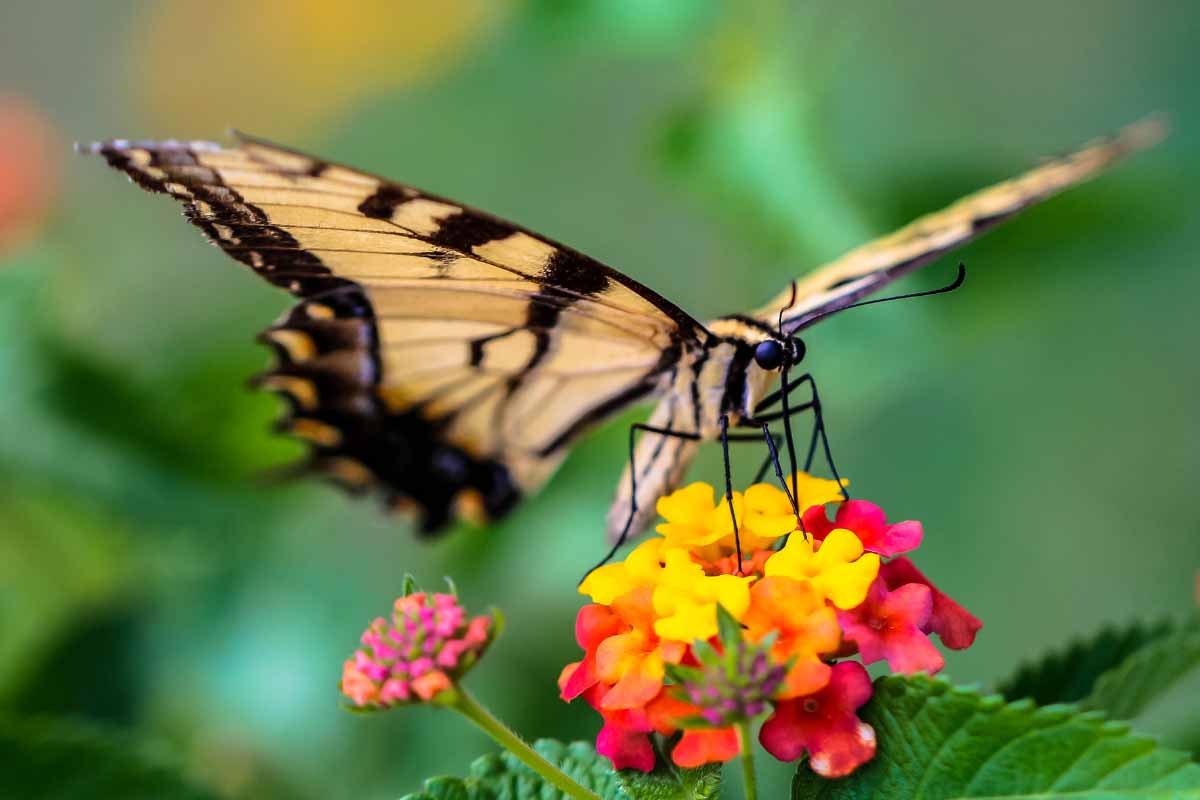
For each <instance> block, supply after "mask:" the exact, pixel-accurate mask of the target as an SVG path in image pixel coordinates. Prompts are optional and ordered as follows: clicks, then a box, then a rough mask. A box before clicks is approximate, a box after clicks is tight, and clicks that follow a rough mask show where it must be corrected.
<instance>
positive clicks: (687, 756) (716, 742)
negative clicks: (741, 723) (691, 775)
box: [671, 727, 741, 769]
mask: <svg viewBox="0 0 1200 800" xmlns="http://www.w3.org/2000/svg"><path fill="white" fill-rule="evenodd" d="M740 752H741V748H740V747H739V746H738V738H737V729H735V728H732V727H730V728H705V729H697V730H687V731H684V732H683V737H682V738H680V740H679V743H678V744H676V745H675V748H674V749H673V750H672V751H671V760H672V761H674V762H675V763H676V764H677V765H678V766H681V767H683V768H684V769H693V768H695V767H699V766H701V765H703V764H708V763H710V762H715V763H724V762H726V761H729V760H730V759H732V758H734V757H735V756H737V754H738V753H740Z"/></svg>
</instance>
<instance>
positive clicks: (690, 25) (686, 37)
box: [527, 0, 721, 57]
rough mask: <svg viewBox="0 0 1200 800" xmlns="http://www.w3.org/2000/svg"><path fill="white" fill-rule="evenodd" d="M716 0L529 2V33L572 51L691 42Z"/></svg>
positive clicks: (654, 49)
mask: <svg viewBox="0 0 1200 800" xmlns="http://www.w3.org/2000/svg"><path fill="white" fill-rule="evenodd" d="M720 5H721V4H720V3H719V2H718V0H532V2H530V3H528V6H527V7H528V13H529V16H530V18H531V21H532V22H533V24H534V26H535V29H540V31H541V32H543V33H545V34H547V35H550V36H554V37H555V38H558V39H561V40H563V41H564V43H567V44H569V45H571V46H572V47H578V46H579V45H580V44H581V43H582V44H602V45H604V46H606V48H607V49H610V50H618V51H623V52H628V51H643V52H646V53H649V54H652V55H654V56H657V57H661V56H662V55H663V53H662V51H663V50H664V49H666V48H676V47H681V46H686V45H688V44H692V43H694V42H695V40H696V37H697V36H699V35H701V34H702V32H703V29H704V27H706V26H707V25H709V24H711V23H712V22H713V21H714V20H715V19H716V18H717V16H718V10H719V7H720Z"/></svg>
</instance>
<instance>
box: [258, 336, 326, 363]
mask: <svg viewBox="0 0 1200 800" xmlns="http://www.w3.org/2000/svg"><path fill="white" fill-rule="evenodd" d="M266 338H267V339H269V340H271V342H273V343H274V344H277V345H279V346H280V347H282V348H283V350H284V352H286V353H287V354H288V358H289V359H291V360H292V362H293V363H296V364H299V363H301V362H304V361H308V360H309V359H310V358H312V357H313V356H315V355H316V354H317V347H316V345H315V344H313V340H312V337H311V336H309V335H308V334H307V333H303V332H301V331H295V330H289V329H286V328H283V329H280V330H273V331H267V333H266Z"/></svg>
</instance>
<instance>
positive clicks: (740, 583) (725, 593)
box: [654, 548, 754, 642]
mask: <svg viewBox="0 0 1200 800" xmlns="http://www.w3.org/2000/svg"><path fill="white" fill-rule="evenodd" d="M664 558H665V564H666V566H665V567H664V568H663V570H662V573H661V575H660V583H659V585H658V587H657V588H655V590H654V613H655V615H656V616H657V617H658V620H657V621H656V622H655V623H654V632H655V633H657V634H658V635H659V636H660V637H662V638H663V639H671V640H673V641H677V642H691V641H694V640H696V639H701V640H704V639H710V638H712V637H713V636H716V635H717V603H720V604H721V605H723V606H724V607H725V608H726V610H728V611H729V613H730V614H732V615H733V616H734V617H735V618H740V617H741V616H742V615H743V614H745V613H746V610H747V609H748V608H749V607H750V584H751V582H752V581H753V580H754V578H752V577H738V576H735V575H712V576H708V575H705V574H704V568H703V567H701V566H700V565H699V564H697V563H696V562H694V561H692V559H691V556H690V555H689V554H688V552H687V551H686V550H682V549H677V548H672V549H669V550H666V551H665V553H664Z"/></svg>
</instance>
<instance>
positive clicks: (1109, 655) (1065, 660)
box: [996, 620, 1171, 705]
mask: <svg viewBox="0 0 1200 800" xmlns="http://www.w3.org/2000/svg"><path fill="white" fill-rule="evenodd" d="M1170 630H1171V624H1170V623H1169V622H1167V621H1166V620H1163V621H1161V622H1158V623H1155V624H1153V625H1147V624H1144V623H1141V622H1138V623H1134V624H1133V625H1129V626H1127V627H1124V628H1115V627H1108V628H1105V629H1104V630H1102V631H1100V632H1099V633H1097V634H1095V635H1093V636H1092V637H1091V638H1088V639H1077V640H1075V641H1073V642H1071V643H1070V644H1069V645H1068V646H1067V647H1066V648H1065V649H1062V650H1058V651H1055V652H1052V653H1049V654H1047V655H1045V656H1043V657H1042V658H1041V659H1040V660H1038V661H1033V662H1029V663H1025V664H1023V665H1021V667H1020V668H1019V669H1018V670H1017V672H1016V673H1015V674H1014V675H1011V676H1010V677H1009V678H1007V679H1006V680H1004V681H1002V682H1001V683H1000V684H999V685H998V686H997V687H996V691H998V692H1000V694H1002V695H1004V697H1005V698H1006V699H1008V700H1020V699H1021V698H1023V697H1028V698H1030V699H1031V700H1033V701H1034V702H1035V703H1037V704H1038V705H1048V704H1049V703H1074V702H1076V701H1078V700H1082V699H1083V698H1084V697H1087V696H1088V694H1089V693H1090V692H1091V691H1092V687H1093V685H1094V684H1095V683H1096V679H1097V678H1099V677H1100V676H1101V675H1102V674H1104V673H1105V672H1106V671H1108V670H1109V669H1112V668H1113V667H1115V666H1117V665H1118V664H1120V663H1121V662H1122V661H1124V660H1125V658H1126V657H1128V656H1129V655H1130V654H1131V653H1133V652H1134V651H1135V650H1137V649H1138V648H1140V647H1142V646H1143V645H1144V644H1146V643H1147V642H1152V641H1154V640H1156V639H1158V638H1160V637H1162V636H1165V635H1166V634H1167V633H1168V632H1170Z"/></svg>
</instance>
